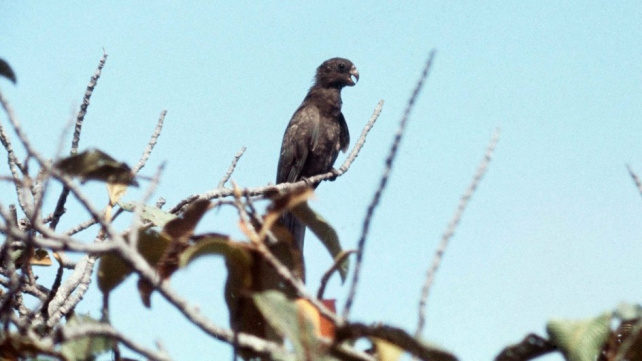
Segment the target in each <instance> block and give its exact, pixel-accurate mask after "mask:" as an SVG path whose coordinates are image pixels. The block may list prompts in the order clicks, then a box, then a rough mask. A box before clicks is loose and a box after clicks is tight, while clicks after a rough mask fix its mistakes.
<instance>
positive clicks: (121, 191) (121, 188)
mask: <svg viewBox="0 0 642 361" xmlns="http://www.w3.org/2000/svg"><path fill="white" fill-rule="evenodd" d="M106 185H107V193H108V194H109V205H110V206H112V207H113V206H115V205H116V203H118V201H119V200H120V199H121V198H122V197H123V196H124V195H125V192H127V187H128V185H127V184H125V183H111V182H107V184H106Z"/></svg>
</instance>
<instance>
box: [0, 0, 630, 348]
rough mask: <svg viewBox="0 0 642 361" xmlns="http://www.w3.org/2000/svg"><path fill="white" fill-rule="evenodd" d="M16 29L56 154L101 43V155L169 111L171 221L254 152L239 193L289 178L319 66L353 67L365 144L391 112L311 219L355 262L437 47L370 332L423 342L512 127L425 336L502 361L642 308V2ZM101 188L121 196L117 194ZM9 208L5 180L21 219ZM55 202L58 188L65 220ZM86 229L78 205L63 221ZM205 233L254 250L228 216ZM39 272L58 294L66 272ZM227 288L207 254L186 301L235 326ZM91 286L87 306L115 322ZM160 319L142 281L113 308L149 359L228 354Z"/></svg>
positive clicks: (126, 19)
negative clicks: (521, 343) (567, 321)
mask: <svg viewBox="0 0 642 361" xmlns="http://www.w3.org/2000/svg"><path fill="white" fill-rule="evenodd" d="M0 14H2V16H1V18H2V19H1V21H0V33H2V34H3V36H2V40H1V41H0V57H2V58H4V59H6V60H7V61H8V62H9V63H10V64H11V65H12V66H13V69H14V70H15V72H16V74H17V77H18V84H17V86H13V85H12V84H10V83H9V82H7V81H5V80H0V87H2V91H3V93H4V94H5V96H6V97H7V98H8V99H9V101H10V102H11V104H12V105H13V107H14V108H15V111H16V114H17V116H18V118H19V119H20V121H21V122H22V124H23V125H24V127H25V128H26V130H27V132H28V134H29V136H30V139H31V140H32V141H33V142H34V143H36V144H37V145H38V147H39V149H40V150H41V151H42V152H43V153H44V154H45V155H47V156H49V157H53V156H54V155H55V151H56V148H57V144H58V139H59V135H60V134H61V133H62V131H63V129H64V126H65V124H66V123H67V122H68V120H69V119H70V117H72V115H73V114H74V112H76V111H77V108H78V106H79V105H80V103H81V100H82V95H83V92H84V90H85V87H86V85H87V83H88V81H89V78H90V77H91V75H92V74H93V72H94V70H95V68H96V66H97V64H98V61H99V59H100V57H101V55H102V49H103V48H104V49H105V50H106V52H107V53H108V54H109V57H108V59H107V63H106V65H105V68H104V70H103V74H102V77H101V78H100V80H99V83H98V86H97V87H96V90H95V92H94V95H93V97H92V100H91V106H90V108H89V111H88V114H87V116H86V119H85V124H84V128H83V135H82V139H81V143H80V145H81V149H86V148H89V147H97V148H100V149H102V150H104V151H106V152H108V153H109V154H111V155H113V156H114V157H116V158H118V159H119V160H123V161H126V162H128V163H129V164H132V165H133V164H135V163H136V162H137V160H138V158H139V156H140V154H141V153H142V151H143V149H144V147H145V146H146V144H147V141H148V139H149V136H150V135H151V133H152V130H153V129H154V126H155V124H156V120H157V118H158V115H159V113H160V112H161V111H162V110H163V109H166V110H167V111H168V114H167V117H166V125H165V128H164V130H163V133H162V135H161V137H160V139H159V143H158V146H157V147H156V149H155V150H154V153H153V155H152V158H151V159H150V161H149V163H148V165H147V167H146V168H144V169H143V171H142V174H143V175H148V176H149V175H152V174H153V173H154V172H155V169H156V167H157V166H158V165H159V164H160V163H162V162H166V164H167V166H166V168H165V172H164V174H163V177H162V180H161V184H160V186H159V188H158V191H157V193H156V197H158V196H163V197H165V198H166V199H167V201H168V204H170V205H173V204H175V203H176V202H177V201H179V200H180V199H182V198H184V197H185V196H187V195H189V194H193V193H200V192H204V191H206V190H209V189H212V188H214V187H215V186H216V185H217V184H218V182H219V180H220V178H221V176H222V175H223V174H224V173H225V171H226V169H227V167H228V165H229V163H230V161H231V160H232V157H233V155H234V154H235V153H236V152H237V151H238V150H239V148H241V146H247V147H248V149H247V152H246V153H245V155H244V156H243V157H242V159H241V160H240V162H239V165H238V167H237V169H236V171H235V173H234V175H233V179H234V180H235V181H236V182H238V183H239V184H240V185H241V186H248V187H249V186H260V185H265V184H267V183H268V182H273V181H274V177H275V172H276V164H277V159H278V153H279V147H280V142H281V137H282V135H283V131H284V129H285V126H286V124H287V122H288V121H289V118H290V116H291V114H292V112H293V111H294V110H295V109H296V107H297V106H298V105H299V103H300V102H301V100H302V99H303V96H304V95H305V93H306V91H307V89H308V88H309V86H310V85H311V81H312V77H313V75H314V70H315V68H316V67H317V66H318V65H319V64H320V63H321V62H322V61H324V60H326V59H327V58H331V57H335V56H341V57H346V58H349V59H351V60H352V61H353V62H354V63H355V64H356V66H357V68H358V69H359V71H360V74H361V79H360V81H359V83H358V84H357V85H356V86H355V87H353V88H347V89H345V90H344V91H343V99H344V108H343V109H344V110H343V112H344V114H345V117H346V119H347V122H348V124H349V127H350V131H351V133H352V139H353V140H355V139H356V138H357V137H358V134H359V133H360V132H361V129H362V127H363V125H364V124H365V123H366V121H367V120H368V119H369V117H370V115H371V113H372V110H373V109H374V107H375V105H376V104H377V102H378V101H379V100H381V99H383V100H385V105H384V109H383V112H382V114H381V117H380V118H379V121H378V123H377V124H376V125H375V127H374V129H373V130H372V132H371V134H370V135H369V137H368V140H367V143H366V145H365V147H364V149H363V150H362V152H361V154H360V156H359V158H357V160H356V162H355V163H354V164H353V167H352V168H351V169H350V171H349V172H348V173H347V174H346V175H344V176H343V177H341V178H339V179H338V180H337V181H336V182H333V183H324V184H322V185H321V186H320V187H319V189H318V192H317V198H316V200H315V201H314V202H312V203H311V206H312V207H313V208H315V209H316V210H317V211H319V212H320V213H321V214H323V215H324V216H325V217H326V218H327V219H328V220H329V221H330V222H331V223H332V224H333V225H334V226H335V227H336V229H337V231H338V232H339V235H340V237H341V240H342V243H343V245H344V247H346V248H352V247H354V246H355V245H356V242H357V239H358V237H359V233H360V230H361V224H362V220H363V217H364V214H365V208H366V206H367V204H368V202H369V201H370V199H371V197H372V194H373V192H374V190H375V188H376V185H377V184H378V181H379V177H380V174H381V171H382V169H383V161H384V159H385V156H386V153H387V151H388V148H389V145H390V142H391V140H392V137H393V134H394V131H395V129H396V127H397V124H398V120H399V118H400V116H401V113H402V111H403V108H404V107H405V104H406V101H407V98H408V96H409V95H410V92H411V90H412V87H413V86H414V84H415V82H416V79H417V77H418V75H419V73H420V71H421V69H422V66H423V63H424V61H425V60H426V58H427V55H428V53H429V51H430V50H431V49H433V48H434V49H437V56H436V59H435V63H434V67H433V69H432V71H431V74H430V77H429V80H428V83H427V85H426V88H425V90H424V91H423V93H422V94H421V97H420V99H419V101H418V103H417V106H416V108H415V110H414V112H413V114H412V117H411V119H410V123H409V125H408V132H407V134H406V137H405V138H404V140H403V142H402V146H401V150H400V153H399V158H398V161H397V163H396V164H395V168H394V171H393V175H392V177H391V179H390V183H389V186H388V189H387V191H386V193H385V194H384V197H383V199H382V202H381V204H380V207H379V209H378V210H377V213H376V215H375V217H374V224H373V227H372V229H371V232H370V237H369V239H368V244H367V248H366V253H365V264H364V269H363V275H362V282H361V284H360V286H359V293H358V295H357V299H356V304H355V305H354V308H353V317H354V319H355V320H359V321H364V322H377V321H383V322H387V323H391V324H394V325H397V326H401V327H404V328H406V329H408V330H409V331H411V332H414V329H415V325H416V319H417V304H418V298H419V293H420V288H421V285H422V283H423V281H424V275H425V272H426V270H427V268H428V266H429V265H430V263H431V260H432V257H433V253H434V250H435V247H436V246H437V244H438V242H439V240H440V236H441V234H442V232H443V231H444V229H445V227H446V225H447V223H448V220H449V219H450V217H451V215H452V213H453V211H454V209H455V207H456V205H457V202H458V200H459V197H460V195H461V194H462V192H463V191H464V190H465V188H466V186H467V184H468V183H469V182H470V179H471V177H472V175H473V173H474V170H475V168H476V167H477V165H478V163H479V161H480V160H481V158H482V155H483V152H484V148H485V147H486V145H487V143H488V141H489V139H490V136H491V134H492V132H493V129H494V128H495V127H498V126H499V127H501V129H502V137H501V140H500V143H499V145H498V147H497V151H496V154H495V158H494V160H493V162H492V163H491V165H490V169H489V172H488V174H487V176H486V178H485V179H484V180H483V182H482V184H481V186H480V188H479V190H478V191H477V193H476V194H475V195H474V197H473V199H472V200H471V203H470V206H469V208H468V209H467V212H466V214H465V215H464V217H463V220H462V223H461V225H460V227H459V229H458V230H457V233H456V234H455V236H454V238H453V239H452V242H451V245H450V247H449V248H448V250H447V252H446V255H445V259H444V262H443V263H442V268H441V269H440V271H439V273H438V275H437V279H436V283H435V284H434V287H433V289H432V291H431V296H430V298H429V302H428V320H427V325H426V330H425V333H424V336H425V338H426V339H428V340H430V341H433V342H436V343H438V344H440V345H442V346H443V347H445V348H447V349H449V350H452V351H453V352H454V353H455V354H456V355H458V356H459V357H460V358H461V359H462V360H489V359H492V357H494V356H495V355H496V354H497V353H498V352H499V351H500V350H501V348H502V347H504V346H506V345H507V344H509V343H512V342H517V341H518V340H521V339H522V338H523V337H524V336H525V335H526V334H527V333H529V332H537V333H540V334H543V333H544V326H545V324H546V322H547V320H548V319H550V318H553V317H564V318H583V317H592V316H596V315H598V314H600V313H601V312H603V311H606V310H612V309H613V308H614V307H616V306H617V304H618V303H619V302H621V301H629V302H640V300H641V299H642V291H641V289H640V284H639V279H640V278H641V276H642V271H641V270H640V267H639V265H640V262H639V260H640V257H639V255H640V254H641V253H642V242H640V241H641V239H640V238H641V237H640V234H641V231H642V223H641V222H640V217H641V211H642V199H640V195H639V194H638V193H637V190H636V189H635V187H634V185H633V183H632V181H631V179H630V177H629V176H628V174H627V171H626V168H625V165H626V164H630V165H631V166H632V168H633V169H634V170H637V171H638V172H639V173H641V174H642V143H641V142H640V140H641V139H642V137H641V135H642V101H641V99H642V69H641V66H640V65H641V64H642V62H641V60H642V42H640V34H642V5H640V3H639V2H638V1H629V2H625V1H620V2H617V3H608V2H598V1H566V2H553V1H548V2H543V1H528V2H527V1H517V2H508V1H498V2H474V1H462V2H441V3H437V2H428V1H417V2H410V1H407V2H400V3H393V2H387V1H379V2H371V3H366V2H346V1H324V2H318V3H317V4H312V3H311V2H299V3H296V4H294V3H289V4H288V6H283V5H282V3H281V2H269V1H264V2H204V1H201V2H189V3H188V2H182V3H180V2H163V1H156V2H139V3H133V2H124V1H120V2H106V1H101V2H85V1H75V2H72V1H68V2H64V3H60V2H39V3H36V2H7V1H4V2H0ZM0 121H1V122H3V123H2V124H3V125H4V124H6V118H5V117H2V118H0ZM65 144H66V145H67V147H68V144H69V142H68V141H65ZM67 149H68V148H67ZM342 161H343V157H340V158H339V162H342ZM0 173H1V174H2V175H7V174H8V172H7V168H6V166H0ZM86 189H87V191H88V192H89V193H90V194H92V195H93V197H94V199H95V203H96V204H99V205H101V206H102V205H103V204H104V203H105V202H106V196H105V195H104V194H103V192H102V188H101V187H100V186H99V185H95V184H94V185H92V184H88V185H87V186H86ZM139 194H140V192H139V193H135V192H134V193H131V194H130V196H129V197H130V198H129V199H137V196H138V195H139ZM12 197H14V194H13V191H12V189H11V188H10V187H8V186H7V185H6V184H4V185H2V186H0V199H1V200H2V203H3V204H5V203H8V202H12V199H13V198H12ZM56 198H57V191H56V190H55V189H54V192H53V193H51V194H50V196H49V198H48V199H47V201H48V202H49V204H50V209H51V210H53V202H55V199H56ZM72 206H73V203H71V204H70V205H69V207H68V208H73V207H72ZM74 214H76V215H77V216H76V219H73V215H74ZM85 218H86V216H85V215H82V214H77V213H73V211H71V210H70V214H69V215H68V216H67V217H66V218H64V219H63V222H62V223H61V225H60V226H59V229H66V227H69V226H71V225H72V224H73V222H72V221H74V220H76V221H77V220H78V219H82V220H84V219H85ZM122 226H123V227H125V226H126V225H125V224H123V225H122ZM199 231H216V232H225V233H231V234H233V235H236V236H238V235H240V232H239V231H238V230H237V229H236V223H234V212H233V211H232V210H231V209H229V210H228V209H224V210H222V211H221V212H220V213H218V214H212V215H210V216H209V217H208V218H206V221H205V222H204V224H202V225H201V226H200V227H199ZM87 237H88V238H89V235H88V236H87ZM313 239H314V238H313V236H311V235H308V241H307V242H306V257H307V260H308V265H307V267H308V270H309V280H310V282H309V284H310V287H311V289H312V290H316V286H317V284H318V281H317V280H318V279H319V277H320V275H321V274H322V273H323V272H324V271H325V269H326V268H327V267H328V266H329V265H330V262H331V260H330V258H329V256H328V255H327V253H326V252H325V251H324V250H323V249H322V248H321V247H320V245H319V244H318V242H315V241H314V240H313ZM39 271H40V273H41V274H43V279H46V273H53V272H54V270H53V269H42V270H39ZM225 276H226V274H225V270H224V267H223V265H222V261H221V260H220V259H217V258H206V259H202V260H200V261H198V262H197V263H195V264H194V265H192V266H190V267H189V268H188V269H187V270H185V271H182V272H180V273H179V274H177V275H176V277H174V278H173V279H172V285H173V286H175V287H176V288H177V289H178V290H180V292H182V293H183V294H185V295H187V296H188V297H190V298H191V299H192V300H193V301H194V303H196V304H198V305H199V307H200V308H201V309H202V310H203V312H204V313H205V314H207V315H208V316H210V317H211V318H212V319H213V320H214V322H216V323H217V324H219V325H223V326H227V311H226V308H225V305H224V303H223V297H222V293H223V289H222V285H223V282H224V278H225ZM94 291H95V292H94V293H92V294H90V295H88V296H87V298H86V300H85V301H84V302H83V306H82V309H81V311H85V312H90V313H91V314H92V315H94V316H96V317H98V316H99V310H100V295H98V292H97V290H94ZM346 293H347V286H341V285H340V284H339V282H338V280H337V279H334V280H333V281H332V284H331V287H330V288H329V290H328V291H327V292H326V294H327V295H328V296H329V297H335V298H337V299H339V304H340V306H342V301H343V300H344V299H345V295H346ZM152 303H153V309H152V310H151V311H149V310H146V309H144V308H143V307H142V306H141V305H140V301H139V299H138V294H137V291H136V286H135V280H134V279H130V280H129V281H128V282H126V283H125V284H124V285H122V286H121V287H120V288H118V289H117V290H116V291H115V292H114V294H113V295H112V315H113V322H114V324H115V326H116V327H118V328H119V329H121V330H123V331H124V332H125V333H127V334H129V335H133V336H134V338H135V339H136V340H138V341H140V342H144V343H146V344H147V345H149V346H153V340H159V341H161V342H162V343H163V345H164V346H165V347H166V348H167V350H169V352H170V354H171V355H172V356H173V357H174V358H175V359H177V360H193V359H229V355H230V347H229V346H227V345H225V344H222V343H220V342H218V341H212V340H210V339H208V338H207V337H206V336H205V335H204V334H203V333H202V332H200V331H199V330H197V329H196V328H195V327H193V326H191V325H189V324H188V323H187V322H185V321H183V320H182V318H181V317H180V315H179V314H178V313H177V312H175V311H173V310H172V309H171V307H169V306H168V304H167V303H166V302H164V301H163V300H162V299H161V297H159V296H158V295H156V296H154V297H153V299H152ZM546 359H548V360H560V359H561V358H560V357H559V356H552V357H548V358H546Z"/></svg>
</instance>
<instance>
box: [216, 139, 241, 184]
mask: <svg viewBox="0 0 642 361" xmlns="http://www.w3.org/2000/svg"><path fill="white" fill-rule="evenodd" d="M246 149H247V148H246V147H245V146H243V147H241V149H240V150H239V151H238V152H237V153H236V155H234V159H232V164H230V167H229V168H228V169H227V172H225V175H223V178H221V181H220V182H218V187H219V188H223V187H224V186H225V183H227V181H228V180H230V177H231V176H232V173H233V172H234V169H236V163H238V161H239V159H241V157H242V156H243V153H245V150H246Z"/></svg>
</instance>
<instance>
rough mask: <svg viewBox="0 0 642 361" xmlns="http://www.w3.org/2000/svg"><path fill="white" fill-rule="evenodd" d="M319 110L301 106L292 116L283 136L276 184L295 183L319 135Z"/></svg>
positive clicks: (314, 107) (308, 105)
mask: <svg viewBox="0 0 642 361" xmlns="http://www.w3.org/2000/svg"><path fill="white" fill-rule="evenodd" d="M319 122H320V116H319V110H318V109H317V107H316V106H314V105H311V104H307V105H305V104H304V105H302V106H301V107H299V109H297V111H296V112H295V113H294V115H293V116H292V119H291V120H290V124H288V127H287V129H286V130H285V135H284V136H283V144H282V145H281V157H280V158H279V167H278V170H277V179H276V182H277V183H284V182H288V183H290V182H296V181H298V180H299V179H300V175H301V170H302V169H303V165H304V164H305V161H306V160H307V158H308V152H309V150H310V149H311V147H314V144H315V142H316V140H317V139H318V135H319Z"/></svg>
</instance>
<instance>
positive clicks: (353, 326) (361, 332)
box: [337, 323, 457, 361]
mask: <svg viewBox="0 0 642 361" xmlns="http://www.w3.org/2000/svg"><path fill="white" fill-rule="evenodd" d="M361 337H375V338H378V339H381V340H385V341H388V342H389V343H392V344H394V345H397V346H399V347H400V348H402V349H403V350H405V351H407V352H409V353H411V354H412V355H413V356H415V357H418V358H419V359H421V360H425V361H430V360H444V361H446V360H450V361H456V360H457V358H456V357H454V356H453V355H451V354H450V353H448V352H445V351H442V350H438V349H436V348H432V347H429V346H427V345H425V344H423V343H421V342H420V341H419V339H417V338H414V337H412V336H410V335H409V334H408V333H407V332H406V331H404V330H402V329H400V328H397V327H393V326H386V325H374V326H368V325H364V324H362V323H349V324H346V325H344V326H342V327H339V328H338V329H337V339H338V340H345V339H350V340H354V339H357V338H361Z"/></svg>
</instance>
